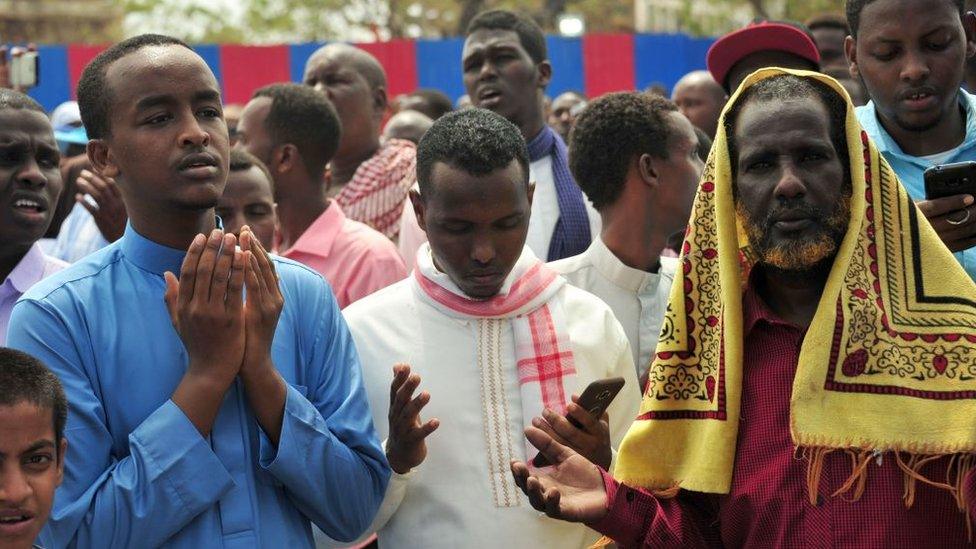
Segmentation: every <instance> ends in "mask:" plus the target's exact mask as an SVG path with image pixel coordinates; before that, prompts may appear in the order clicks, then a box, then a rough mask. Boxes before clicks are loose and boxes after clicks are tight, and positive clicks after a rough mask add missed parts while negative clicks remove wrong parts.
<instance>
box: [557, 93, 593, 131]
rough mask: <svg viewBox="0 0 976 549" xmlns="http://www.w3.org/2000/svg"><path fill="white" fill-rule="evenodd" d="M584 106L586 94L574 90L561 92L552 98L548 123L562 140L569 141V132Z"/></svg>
mask: <svg viewBox="0 0 976 549" xmlns="http://www.w3.org/2000/svg"><path fill="white" fill-rule="evenodd" d="M584 108H586V96H584V95H583V94H581V93H579V92H576V91H567V92H563V93H561V94H559V95H557V96H556V98H555V99H553V100H552V107H551V108H550V112H549V125H550V126H552V129H554V130H556V133H558V134H559V137H561V138H562V139H563V141H564V142H566V143H569V132H570V131H571V130H572V129H573V124H574V123H575V122H576V117H578V116H579V114H580V112H582V111H583V109H584Z"/></svg>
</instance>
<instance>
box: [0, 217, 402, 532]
mask: <svg viewBox="0 0 976 549" xmlns="http://www.w3.org/2000/svg"><path fill="white" fill-rule="evenodd" d="M184 254H185V252H184V251H183V250H176V249H172V248H167V247H165V246H161V245H159V244H156V243H154V242H152V241H150V240H148V239H146V238H144V237H142V236H140V235H139V234H138V233H136V232H135V230H133V229H132V227H131V226H129V227H128V228H127V229H126V233H125V236H123V237H122V239H121V240H119V241H118V242H115V243H113V244H111V245H109V246H108V247H106V248H104V249H102V250H100V251H98V252H96V253H94V254H92V255H90V256H88V257H87V258H86V259H84V260H82V261H81V262H79V263H77V264H76V265H74V266H72V267H69V268H68V269H66V270H64V271H61V272H60V273H57V274H55V275H53V276H51V277H49V278H47V279H45V280H42V281H41V282H40V283H38V284H37V285H35V286H34V287H33V288H31V290H29V291H28V292H27V293H26V294H25V295H24V296H23V297H22V298H21V300H20V301H19V302H18V303H17V305H16V306H15V307H14V310H13V315H12V317H11V320H10V330H9V335H8V341H7V343H8V345H9V346H11V347H14V348H17V349H21V350H23V351H25V352H27V353H30V354H32V355H34V356H36V357H37V358H39V359H41V360H42V361H43V362H44V363H45V364H47V365H48V367H50V368H51V369H52V370H53V371H54V372H55V373H56V374H57V375H58V377H60V378H61V382H62V383H63V384H64V388H65V391H66V393H67V396H68V401H69V413H68V424H67V431H66V433H67V439H68V452H67V456H66V465H65V477H64V483H63V484H62V485H61V487H60V488H59V489H58V492H57V495H56V497H55V502H54V509H53V511H52V513H51V519H50V522H49V524H48V526H47V527H46V529H45V532H44V533H43V534H42V536H41V538H40V539H41V541H42V542H43V543H44V545H45V546H48V547H64V546H66V545H77V546H79V547H155V546H158V545H165V546H169V547H187V548H194V549H196V548H202V547H208V548H210V547H225V548H238V547H240V548H244V547H248V548H250V547H289V548H292V547H312V546H313V541H312V531H311V527H310V524H309V520H311V521H312V522H314V523H315V524H316V525H317V526H319V527H320V528H321V529H322V530H323V531H324V532H326V533H327V534H328V535H329V536H331V537H333V538H336V539H341V540H352V539H354V538H356V537H357V536H358V535H360V534H361V533H362V532H363V530H365V529H366V528H367V527H368V526H369V523H370V521H371V520H372V519H373V516H374V515H375V513H376V511H377V509H378V507H379V504H380V502H381V500H382V498H383V495H384V493H385V490H386V484H387V481H388V480H389V475H390V470H389V466H388V465H387V463H386V460H385V458H384V455H383V451H382V449H381V448H380V445H379V441H378V439H377V437H376V433H375V431H374V429H373V422H372V416H371V413H370V409H369V404H368V402H367V399H366V394H365V392H364V388H363V383H362V372H361V370H360V364H359V358H358V355H357V353H356V349H355V347H354V344H353V341H352V338H351V337H350V335H349V331H348V329H347V328H346V324H345V321H344V320H343V319H342V316H341V315H340V313H339V309H338V307H337V306H336V302H335V298H334V297H333V295H332V292H331V290H330V289H329V286H328V285H327V284H326V282H325V281H324V280H323V279H322V277H321V276H319V275H318V274H316V273H315V272H313V271H312V270H311V269H308V268H306V267H304V266H302V265H299V264H298V263H295V262H293V261H289V260H287V259H282V258H278V257H275V258H274V261H275V264H276V268H277V270H278V274H279V276H280V278H281V282H280V284H281V290H282V293H283V295H284V298H285V306H284V309H283V310H282V313H281V318H280V320H279V321H278V328H277V331H276V332H275V337H274V342H273V345H272V358H273V360H274V363H275V366H276V367H277V368H278V371H279V372H281V375H282V377H283V378H284V379H285V381H286V382H287V383H288V392H287V398H286V403H285V411H284V419H283V421H282V427H281V437H280V441H279V443H278V447H277V448H275V447H274V445H273V444H272V443H271V442H270V441H269V439H268V438H267V436H266V435H265V434H264V432H263V430H262V429H261V427H260V426H259V425H258V423H257V420H256V419H255V417H254V415H253V413H252V412H251V411H250V409H249V406H248V404H247V398H246V395H245V394H244V391H243V387H242V385H241V381H240V380H239V379H238V380H237V381H236V382H235V384H234V385H232V386H231V388H230V390H229V391H228V392H227V394H226V395H225V397H224V399H223V403H222V404H221V407H220V411H219V413H218V415H217V419H216V422H215V424H214V426H213V430H212V432H211V435H210V436H209V437H208V438H204V437H202V436H201V435H200V433H199V431H197V429H196V428H195V427H194V426H193V424H192V423H191V422H190V420H189V419H188V418H187V417H186V415H184V414H183V412H182V411H181V410H180V409H179V408H178V407H177V406H176V405H175V404H174V403H173V401H172V400H170V396H171V395H172V393H173V391H174V390H175V389H176V386H177V385H178V384H179V382H180V379H181V378H182V376H183V374H184V372H185V371H186V368H187V364H188V357H187V354H186V351H185V349H184V347H183V344H182V342H181V341H180V339H179V337H178V336H177V334H176V331H175V330H174V329H173V326H172V324H171V323H170V319H169V314H168V312H167V309H166V306H165V303H164V301H163V294H164V289H165V284H164V281H163V276H162V274H163V272H165V271H167V270H168V271H172V272H174V273H178V272H179V268H180V264H181V263H182V261H183V256H184Z"/></svg>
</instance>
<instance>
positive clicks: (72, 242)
mask: <svg viewBox="0 0 976 549" xmlns="http://www.w3.org/2000/svg"><path fill="white" fill-rule="evenodd" d="M105 246H108V240H105V237H104V236H102V231H101V229H99V228H98V224H97V223H95V218H94V217H92V214H90V213H88V210H86V209H85V207H84V206H82V205H81V204H75V205H74V207H72V208H71V212H70V213H68V217H65V218H64V222H63V223H61V229H60V230H59V231H58V239H57V240H56V241H55V242H54V247H53V248H51V252H50V255H51V256H53V257H56V258H58V259H60V260H62V261H67V262H68V263H74V262H76V261H78V260H79V259H81V258H83V257H85V256H86V255H88V254H90V253H93V252H97V251H98V250H101V249H102V248H104V247H105Z"/></svg>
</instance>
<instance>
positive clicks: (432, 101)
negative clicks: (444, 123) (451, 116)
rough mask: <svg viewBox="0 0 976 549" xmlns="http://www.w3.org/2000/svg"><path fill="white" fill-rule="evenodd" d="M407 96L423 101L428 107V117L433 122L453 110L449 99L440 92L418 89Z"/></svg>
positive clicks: (431, 89) (452, 104)
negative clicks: (429, 116)
mask: <svg viewBox="0 0 976 549" xmlns="http://www.w3.org/2000/svg"><path fill="white" fill-rule="evenodd" d="M407 95H408V96H411V97H419V98H421V99H423V100H424V101H425V102H426V103H427V105H428V106H430V111H431V112H430V115H431V118H433V119H434V120H437V119H438V118H440V117H442V116H444V115H445V114H447V113H449V112H451V111H453V110H454V103H453V102H452V101H451V98H450V97H448V96H447V94H446V93H444V92H442V91H440V90H435V89H433V88H418V89H416V90H414V91H412V92H410V93H408V94H407ZM425 114H426V113H425Z"/></svg>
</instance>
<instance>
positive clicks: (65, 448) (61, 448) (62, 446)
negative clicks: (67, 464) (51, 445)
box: [56, 436, 68, 486]
mask: <svg viewBox="0 0 976 549" xmlns="http://www.w3.org/2000/svg"><path fill="white" fill-rule="evenodd" d="M67 451H68V437H65V436H62V437H61V444H59V445H58V482H57V484H56V486H61V481H62V480H63V479H64V453H65V452H67Z"/></svg>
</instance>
